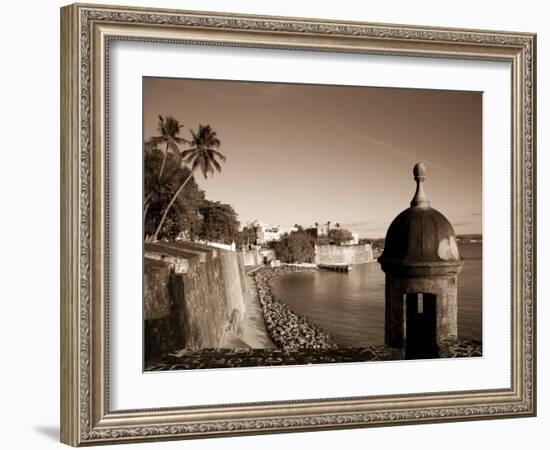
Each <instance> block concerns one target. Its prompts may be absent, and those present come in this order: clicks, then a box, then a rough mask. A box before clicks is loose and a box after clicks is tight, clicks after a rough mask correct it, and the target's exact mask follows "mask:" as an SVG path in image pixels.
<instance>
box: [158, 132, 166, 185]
mask: <svg viewBox="0 0 550 450" xmlns="http://www.w3.org/2000/svg"><path fill="white" fill-rule="evenodd" d="M166 155H168V141H167V142H166V150H165V151H164V158H162V165H161V166H160V172H159V181H160V179H161V178H162V172H164V165H165V164H166Z"/></svg>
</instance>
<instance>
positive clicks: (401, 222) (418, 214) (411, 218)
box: [379, 163, 462, 271]
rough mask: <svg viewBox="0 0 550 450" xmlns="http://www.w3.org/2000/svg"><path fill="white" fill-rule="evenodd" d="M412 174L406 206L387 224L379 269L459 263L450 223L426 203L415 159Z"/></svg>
mask: <svg viewBox="0 0 550 450" xmlns="http://www.w3.org/2000/svg"><path fill="white" fill-rule="evenodd" d="M413 174H414V179H415V181H416V192H415V195H414V197H413V199H412V201H411V206H410V208H407V209H406V210H405V211H403V212H401V213H400V214H399V215H398V216H397V217H396V218H395V219H394V220H393V222H392V223H391V225H390V227H389V228H388V232H387V234H386V240H385V243H384V252H383V253H382V255H381V256H380V258H379V262H380V263H381V264H382V269H383V270H384V271H387V270H386V269H390V270H391V269H392V267H393V268H395V267H421V266H431V267H434V268H435V267H437V266H447V267H452V266H461V265H462V259H461V258H460V254H459V252H458V246H457V243H456V236H455V232H454V229H453V226H452V225H451V223H450V222H449V221H448V220H447V218H446V217H445V216H444V215H443V214H441V213H440V212H439V211H437V210H436V209H434V208H432V207H430V202H429V201H428V199H427V197H426V194H425V193H424V187H423V182H424V180H425V178H426V166H425V165H424V164H422V163H417V164H416V165H415V166H414V170H413Z"/></svg>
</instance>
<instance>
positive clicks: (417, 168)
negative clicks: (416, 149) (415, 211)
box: [411, 162, 430, 208]
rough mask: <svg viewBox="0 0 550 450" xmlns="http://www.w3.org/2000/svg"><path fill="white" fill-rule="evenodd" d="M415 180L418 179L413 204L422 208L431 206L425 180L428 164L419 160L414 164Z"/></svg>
mask: <svg viewBox="0 0 550 450" xmlns="http://www.w3.org/2000/svg"><path fill="white" fill-rule="evenodd" d="M413 175H414V180H415V181H416V192H415V193H414V197H413V199H412V200H411V206H419V207H420V208H427V207H428V206H430V202H429V201H428V198H427V197H426V194H425V193H424V186H423V182H424V180H425V179H426V165H425V164H424V163H421V162H418V163H416V164H415V165H414V169H413Z"/></svg>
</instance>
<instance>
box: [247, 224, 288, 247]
mask: <svg viewBox="0 0 550 450" xmlns="http://www.w3.org/2000/svg"><path fill="white" fill-rule="evenodd" d="M248 227H253V228H255V229H256V242H257V243H258V244H259V245H262V244H267V243H268V242H273V241H280V240H281V238H282V237H283V235H284V234H285V233H290V232H291V231H294V230H295V228H294V227H290V228H289V227H286V228H285V227H282V226H281V225H272V224H268V223H264V222H260V221H258V220H254V221H253V222H251V223H250V224H249V225H248Z"/></svg>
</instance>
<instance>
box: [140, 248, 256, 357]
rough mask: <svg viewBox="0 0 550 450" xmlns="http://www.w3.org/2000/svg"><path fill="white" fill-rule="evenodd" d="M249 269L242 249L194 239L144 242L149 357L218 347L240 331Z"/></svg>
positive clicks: (147, 354) (146, 334)
mask: <svg viewBox="0 0 550 450" xmlns="http://www.w3.org/2000/svg"><path fill="white" fill-rule="evenodd" d="M244 278H245V272H244V266H243V261H242V256H241V255H240V254H239V253H238V252H232V251H228V250H223V249H220V248H213V247H210V246H207V245H202V244H196V243H192V242H170V243H167V242H159V243H152V244H145V254H144V279H143V284H144V289H143V291H144V299H143V302H144V307H143V311H144V333H145V336H144V340H145V342H144V344H145V360H146V361H147V360H149V359H151V358H155V357H158V356H160V355H162V354H165V353H167V352H169V351H174V350H177V349H180V348H189V349H193V348H195V349H199V348H220V347H223V346H224V343H225V342H227V341H228V340H232V339H233V340H234V339H235V338H238V337H239V336H241V335H242V327H243V317H244V311H245V298H244V296H245V282H244Z"/></svg>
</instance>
